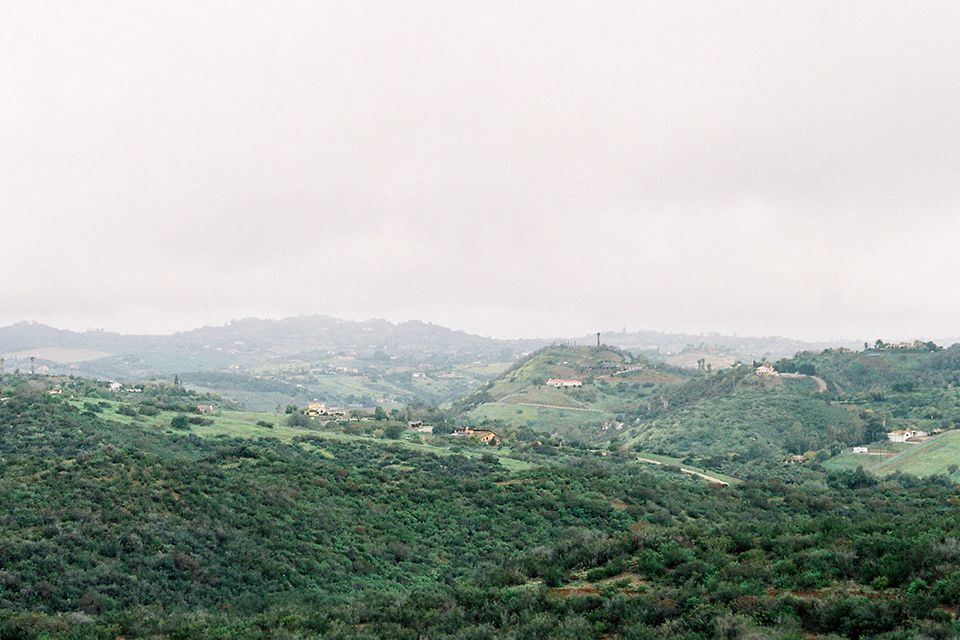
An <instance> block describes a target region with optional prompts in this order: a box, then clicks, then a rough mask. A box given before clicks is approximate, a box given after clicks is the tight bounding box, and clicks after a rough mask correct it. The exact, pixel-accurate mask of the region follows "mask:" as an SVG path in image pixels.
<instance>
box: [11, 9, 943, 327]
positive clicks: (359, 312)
mask: <svg viewBox="0 0 960 640" xmlns="http://www.w3.org/2000/svg"><path fill="white" fill-rule="evenodd" d="M958 7H960V5H957V4H956V3H954V2H942V3H938V2H924V3H907V2H897V3H884V2H846V3H843V2H841V3H838V2H836V1H831V2H809V1H805V2H766V1H758V2H753V3H748V2H722V3H721V2H702V3H683V2H676V1H670V2H639V1H631V2H562V1H559V0H558V1H555V2H516V0H510V1H509V2H491V1H489V0H483V1H481V2H465V1H463V0H458V1H456V2H448V1H444V2H400V3H387V2H339V1H338V2H314V1H311V2H240V1H237V0H229V1H225V2H210V1H205V2H193V1H191V2H172V1H166V0H165V1H163V2H127V1H125V0H124V1H118V2H98V1H94V2H87V3H76V2H59V3H48V2H42V1H38V0H32V1H31V2H6V3H2V4H0V59H2V60H3V61H4V62H3V64H2V66H0V223H2V224H0V256H2V267H0V324H9V323H12V322H17V321H21V320H37V321H40V322H45V323H47V324H52V325H54V326H58V327H62V328H71V329H80V330H82V329H87V328H106V329H110V330H119V331H123V332H128V333H132V332H171V331H176V330H183V329H190V328H194V327H198V326H201V325H207V324H211V325H216V324H223V323H224V322H226V321H228V320H230V319H231V318H242V317H247V316H256V317H274V318H279V317H284V316H289V315H297V314H312V313H322V314H327V315H332V316H337V317H342V318H352V319H360V318H370V317H377V318H388V319H391V320H406V319H420V320H424V321H432V322H435V323H438V324H443V325H445V326H449V327H453V328H457V329H465V330H468V331H471V332H476V333H480V334H483V335H492V336H497V337H520V336H524V337H545V336H573V335H581V334H586V333H589V332H593V331H598V330H601V329H602V330H607V329H621V328H624V327H626V328H627V329H628V330H637V329H656V330H664V331H692V332H709V331H720V332H730V333H732V332H737V333H740V334H741V335H746V334H753V335H772V334H780V335H786V336H790V337H797V338H817V339H829V338H838V337H841V336H843V337H848V338H863V339H870V340H873V339H876V338H884V339H886V340H892V339H907V338H911V339H912V338H914V337H924V338H933V337H940V336H956V335H958V334H960V323H958V320H960V313H958V311H960V37H958V34H960V8H958Z"/></svg>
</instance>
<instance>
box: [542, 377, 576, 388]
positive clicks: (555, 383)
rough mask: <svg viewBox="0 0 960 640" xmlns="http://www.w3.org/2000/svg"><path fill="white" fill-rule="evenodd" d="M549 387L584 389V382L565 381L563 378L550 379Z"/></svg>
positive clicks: (548, 381)
mask: <svg viewBox="0 0 960 640" xmlns="http://www.w3.org/2000/svg"><path fill="white" fill-rule="evenodd" d="M547 386H549V387H582V386H583V382H581V381H580V380H564V379H563V378H550V379H549V380H547Z"/></svg>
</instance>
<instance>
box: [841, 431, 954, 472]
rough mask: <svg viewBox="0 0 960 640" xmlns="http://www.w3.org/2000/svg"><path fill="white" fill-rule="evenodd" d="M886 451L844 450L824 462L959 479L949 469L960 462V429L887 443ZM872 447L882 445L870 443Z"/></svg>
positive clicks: (873, 470)
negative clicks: (913, 441) (916, 440)
mask: <svg viewBox="0 0 960 640" xmlns="http://www.w3.org/2000/svg"><path fill="white" fill-rule="evenodd" d="M883 449H884V450H885V451H886V455H879V456H878V455H863V454H853V453H843V454H840V455H839V456H836V457H834V458H831V459H830V460H827V461H826V462H824V463H823V466H824V467H826V468H827V469H837V470H839V469H850V470H853V469H857V468H858V467H863V469H864V470H865V471H869V472H871V473H876V474H878V475H881V476H882V475H886V474H890V473H895V472H897V471H900V472H902V473H907V474H910V475H914V476H918V477H924V476H929V475H935V474H941V475H949V476H950V477H951V479H953V480H955V481H960V473H958V472H957V471H953V472H952V473H951V472H950V467H951V465H960V431H948V432H947V433H944V434H942V435H939V436H936V437H934V438H930V439H929V440H927V441H926V442H921V443H919V444H898V443H884V446H883ZM870 450H871V451H874V450H880V447H877V448H874V447H870Z"/></svg>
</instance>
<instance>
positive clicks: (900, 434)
mask: <svg viewBox="0 0 960 640" xmlns="http://www.w3.org/2000/svg"><path fill="white" fill-rule="evenodd" d="M915 435H917V433H916V431H911V430H910V429H907V430H905V431H891V432H890V433H888V434H887V439H888V440H890V442H906V441H907V440H909V439H910V438H912V437H914V436H915Z"/></svg>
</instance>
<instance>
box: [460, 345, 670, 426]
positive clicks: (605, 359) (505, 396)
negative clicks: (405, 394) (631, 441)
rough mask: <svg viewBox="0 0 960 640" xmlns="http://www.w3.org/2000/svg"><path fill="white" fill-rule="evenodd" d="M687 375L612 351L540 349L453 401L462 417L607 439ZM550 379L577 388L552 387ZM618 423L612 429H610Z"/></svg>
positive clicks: (560, 346) (561, 346) (485, 422)
mask: <svg viewBox="0 0 960 640" xmlns="http://www.w3.org/2000/svg"><path fill="white" fill-rule="evenodd" d="M683 375H684V374H683V373H682V372H681V371H679V370H675V369H673V368H671V367H668V366H666V365H663V364H659V363H656V364H655V363H652V362H650V361H649V360H647V359H646V358H643V357H640V356H634V355H632V354H630V353H628V352H625V351H621V350H619V349H616V348H613V347H606V346H601V347H584V346H574V345H554V346H551V347H546V348H544V349H541V350H539V351H537V352H535V353H533V354H531V355H530V356H528V357H527V358H525V359H524V360H522V361H520V362H518V363H517V364H516V365H515V366H513V367H512V368H510V369H509V370H507V371H506V372H505V373H504V374H503V375H501V376H499V377H498V378H495V379H494V380H492V381H490V382H489V383H487V384H486V385H484V386H483V387H482V388H481V389H479V390H478V391H476V392H474V393H473V394H471V395H469V396H467V397H465V398H463V399H462V400H460V401H458V402H456V403H454V405H453V409H454V411H455V412H457V413H458V415H459V417H460V419H462V420H464V421H466V422H471V423H478V424H486V425H499V426H500V427H506V428H509V429H518V428H524V427H527V428H532V429H536V430H540V431H547V432H550V433H554V432H556V433H559V434H561V435H563V436H565V437H568V438H573V439H578V440H579V439H586V440H591V439H596V438H601V437H605V436H606V435H608V434H604V433H603V432H604V426H605V425H606V427H607V428H606V431H609V430H610V429H611V428H613V429H614V431H616V426H615V423H622V422H623V421H624V420H626V419H628V416H631V415H633V414H635V413H636V411H637V410H638V408H639V407H640V406H641V405H646V404H648V403H649V402H650V401H651V399H652V398H654V397H655V396H656V395H657V394H659V393H661V392H662V390H663V389H664V388H668V387H670V386H673V385H676V384H679V383H680V382H682V381H683V380H684V377H683ZM551 379H563V380H576V381H577V382H578V383H579V386H570V387H556V386H551V385H548V384H547V382H548V381H549V380H551ZM611 425H614V426H611Z"/></svg>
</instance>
